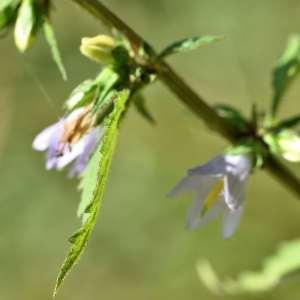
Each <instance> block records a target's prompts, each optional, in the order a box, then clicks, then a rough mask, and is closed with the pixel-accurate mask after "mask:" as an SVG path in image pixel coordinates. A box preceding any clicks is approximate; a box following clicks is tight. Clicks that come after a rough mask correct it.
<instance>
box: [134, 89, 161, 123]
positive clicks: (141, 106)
mask: <svg viewBox="0 0 300 300" xmlns="http://www.w3.org/2000/svg"><path fill="white" fill-rule="evenodd" d="M133 103H134V106H135V108H136V110H137V111H138V112H139V113H140V114H141V116H143V117H144V118H145V120H147V121H148V122H149V123H151V124H156V121H155V119H154V117H153V116H152V114H151V113H150V112H149V110H148V107H147V105H146V99H145V97H144V96H143V95H142V94H138V95H136V96H135V97H134V102H133Z"/></svg>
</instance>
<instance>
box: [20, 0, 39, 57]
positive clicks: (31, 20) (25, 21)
mask: <svg viewBox="0 0 300 300" xmlns="http://www.w3.org/2000/svg"><path fill="white" fill-rule="evenodd" d="M37 23H38V16H37V14H36V9H35V3H34V1H33V0H23V1H22V3H21V6H20V8H19V12H18V16H17V21H16V26H15V43H16V46H17V47H18V48H19V50H20V51H21V52H24V51H25V50H26V49H28V47H29V46H30V45H31V42H32V40H33V38H34V35H35V32H36V29H37V28H36V27H37Z"/></svg>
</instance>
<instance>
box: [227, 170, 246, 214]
mask: <svg viewBox="0 0 300 300" xmlns="http://www.w3.org/2000/svg"><path fill="white" fill-rule="evenodd" d="M246 181H247V180H246V178H245V179H244V180H243V181H241V180H240V178H239V177H237V176H233V175H231V174H227V175H226V176H225V178H224V200H225V203H226V205H227V206H228V208H229V209H231V210H236V209H238V207H239V206H240V205H241V204H242V202H243V200H244V193H245V188H246Z"/></svg>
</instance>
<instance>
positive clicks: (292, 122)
mask: <svg viewBox="0 0 300 300" xmlns="http://www.w3.org/2000/svg"><path fill="white" fill-rule="evenodd" d="M299 124H300V115H297V116H293V117H291V118H288V119H286V120H283V121H281V122H280V123H279V124H278V125H276V126H275V128H273V129H271V130H272V131H274V132H276V131H281V130H282V129H289V128H292V127H295V126H297V125H299Z"/></svg>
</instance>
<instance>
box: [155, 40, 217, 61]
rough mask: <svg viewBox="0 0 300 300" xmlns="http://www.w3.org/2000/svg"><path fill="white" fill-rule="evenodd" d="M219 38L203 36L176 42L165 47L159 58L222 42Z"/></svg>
mask: <svg viewBox="0 0 300 300" xmlns="http://www.w3.org/2000/svg"><path fill="white" fill-rule="evenodd" d="M222 39H223V37H221V36H213V35H205V36H200V37H192V38H186V39H183V40H180V41H176V42H174V43H172V44H171V45H169V46H167V47H166V48H165V49H164V50H163V51H162V52H161V53H160V54H159V57H160V58H165V57H167V56H169V55H173V54H176V53H181V52H188V51H192V50H195V49H198V48H199V47H202V46H206V45H209V44H211V43H214V42H217V41H220V40H222Z"/></svg>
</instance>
